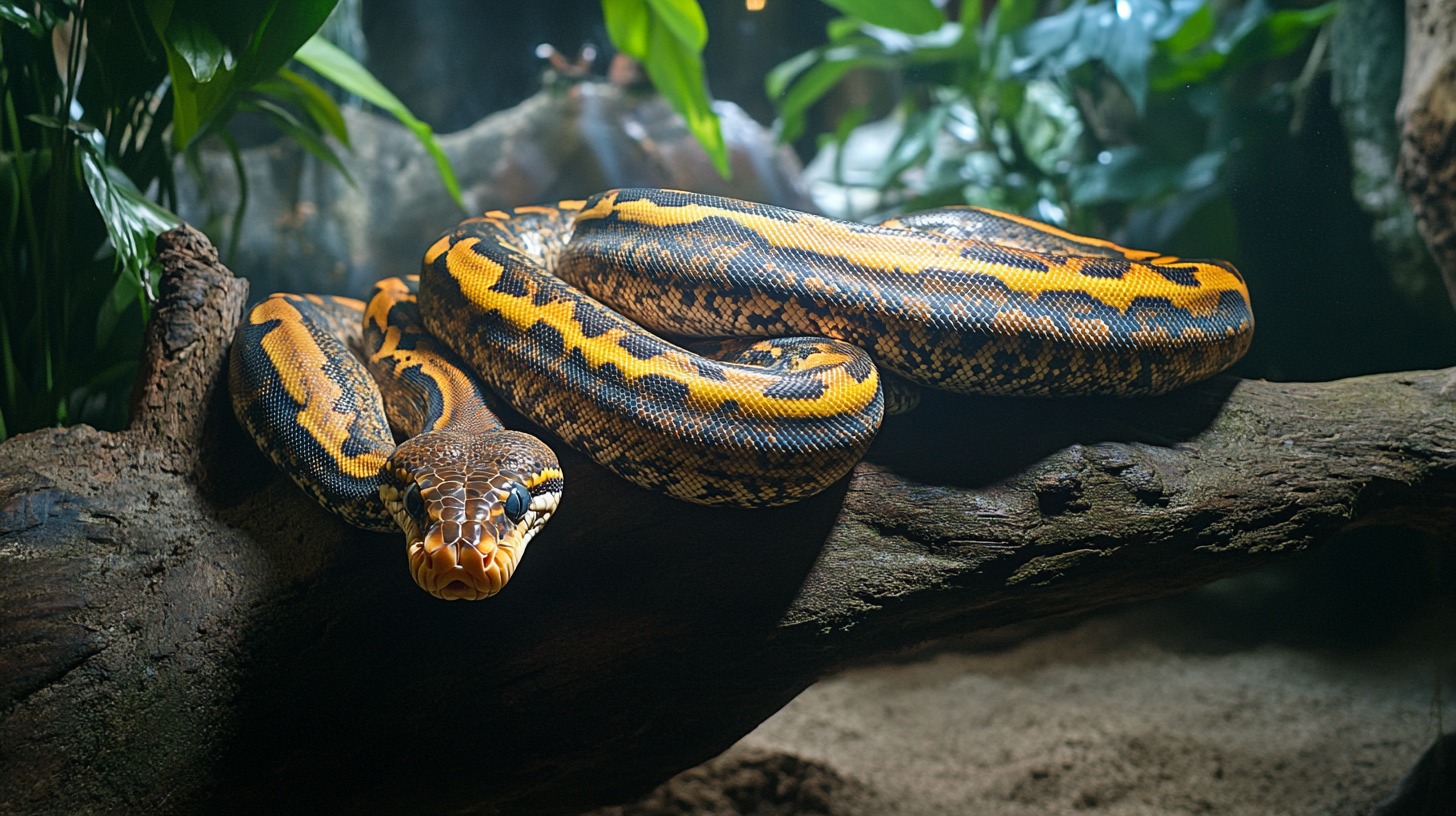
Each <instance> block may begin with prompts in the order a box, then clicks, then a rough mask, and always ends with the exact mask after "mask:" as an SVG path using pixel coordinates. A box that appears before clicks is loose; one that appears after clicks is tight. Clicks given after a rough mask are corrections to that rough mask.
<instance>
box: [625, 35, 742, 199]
mask: <svg viewBox="0 0 1456 816" xmlns="http://www.w3.org/2000/svg"><path fill="white" fill-rule="evenodd" d="M649 42H650V43H651V50H650V53H649V54H648V57H647V59H646V61H645V62H644V63H643V66H644V67H645V68H646V69H647V76H648V77H649V78H650V79H651V80H652V85H653V86H654V87H655V88H657V90H658V92H659V93H661V94H662V96H663V98H665V99H666V100H667V101H668V104H670V105H672V107H673V109H674V110H676V111H677V112H678V113H680V114H682V117H683V119H685V120H686V121H687V124H688V130H689V131H691V132H692V134H693V136H694V137H696V138H697V140H698V143H699V144H701V145H702V146H703V149H704V150H705V151H706V152H707V154H708V158H709V159H710V160H711V161H712V162H713V167H715V168H716V169H717V170H718V175H720V176H722V177H724V178H728V177H729V175H731V170H730V168H729V167H728V148H727V146H726V145H725V144H724V143H723V131H722V128H721V126H720V125H719V123H718V115H717V114H716V113H714V112H713V102H712V100H711V99H710V98H709V97H708V87H707V85H706V84H705V83H704V80H703V61H702V59H701V58H700V57H699V56H698V54H697V53H696V52H694V51H692V50H690V49H689V48H688V47H687V46H686V45H685V44H684V43H683V42H682V41H681V40H679V39H677V38H676V37H675V36H673V35H672V34H671V33H670V32H669V31H668V29H667V27H666V26H663V25H661V24H654V25H653V26H652V34H651V37H650V39H649Z"/></svg>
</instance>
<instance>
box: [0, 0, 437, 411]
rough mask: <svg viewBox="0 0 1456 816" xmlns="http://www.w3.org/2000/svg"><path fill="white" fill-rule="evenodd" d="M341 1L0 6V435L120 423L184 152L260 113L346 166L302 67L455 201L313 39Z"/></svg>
mask: <svg viewBox="0 0 1456 816" xmlns="http://www.w3.org/2000/svg"><path fill="white" fill-rule="evenodd" d="M336 2H337V0H235V2H232V3H228V4H221V5H219V4H200V3H176V2H171V0H150V1H149V2H142V0H86V2H84V3H82V2H79V0H40V2H35V3H30V2H27V3H23V4H22V3H18V2H8V1H6V2H0V56H3V67H0V189H3V193H4V195H3V196H0V223H3V225H4V229H5V237H6V245H5V248H4V250H3V252H0V366H3V375H4V376H3V380H0V438H4V437H5V436H7V435H9V434H12V433H17V432H20V431H24V430H29V429H32V428H37V427H42V426H45V425H54V424H67V423H71V422H83V421H84V422H90V423H93V424H97V425H100V426H103V427H119V426H120V425H122V424H124V423H125V421H126V409H127V406H126V399H125V398H126V393H127V390H128V388H129V385H130V383H131V381H132V378H133V375H134V372H135V368H136V355H137V351H138V349H139V348H140V339H141V332H142V327H143V326H144V325H145V322H146V320H147V318H148V316H149V314H150V309H151V302H152V300H153V299H154V289H155V286H156V280H155V277H156V270H155V269H154V267H153V262H152V259H151V256H152V248H153V245H154V243H155V240H156V236H157V235H158V234H159V233H160V232H162V231H164V230H165V229H167V228H169V227H170V226H172V225H173V224H175V223H176V222H177V218H176V216H174V215H172V214H171V213H170V212H169V211H168V210H167V207H169V206H174V205H175V192H174V187H173V175H172V174H173V168H174V166H175V161H174V159H175V157H176V156H177V155H178V154H179V153H183V152H185V151H188V150H189V149H191V148H193V147H194V146H195V145H197V144H198V142H199V140H201V139H202V138H203V137H205V136H208V135H214V134H215V135H217V136H218V137H220V138H222V139H223V140H224V141H225V142H228V143H229V144H231V138H230V136H229V134H228V132H227V123H228V122H229V121H230V120H231V118H232V117H233V115H234V114H236V113H238V112H239V111H255V112H259V113H262V114H264V115H265V116H267V117H268V118H269V119H271V120H272V121H273V122H274V123H275V124H276V125H277V126H278V127H279V128H280V129H281V130H282V131H283V132H284V133H286V134H288V135H289V136H291V137H292V138H293V139H295V140H297V141H298V142H299V143H300V144H301V145H303V146H304V147H305V148H307V149H308V150H309V151H311V152H313V153H314V154H315V155H318V156H319V157H321V158H322V159H324V160H325V161H328V162H330V163H331V164H333V165H335V166H336V167H340V168H341V169H342V164H341V163H340V162H339V160H338V158H337V156H335V155H334V152H333V148H332V147H331V146H330V142H329V141H328V139H326V138H325V137H332V138H333V139H335V140H336V141H337V142H338V143H340V144H344V145H347V144H348V134H347V133H346V132H345V129H344V122H343V118H342V116H341V115H340V113H339V110H338V108H337V106H336V105H335V104H334V102H333V101H332V100H331V99H330V97H329V96H328V94H327V93H325V92H324V91H323V90H322V89H321V88H320V87H319V86H318V85H317V84H315V83H314V82H313V81H312V80H310V79H308V78H306V77H305V76H303V75H302V74H300V73H298V72H296V71H292V70H289V69H288V68H287V67H286V66H287V63H288V61H289V60H290V59H292V58H294V57H295V56H296V57H298V59H299V60H300V61H301V62H304V63H305V64H306V65H308V66H309V67H310V68H312V69H314V70H315V71H316V72H318V73H319V74H320V75H322V76H324V77H325V78H328V79H331V80H333V81H335V82H337V83H338V84H340V85H342V86H344V87H345V88H347V89H348V90H349V91H351V92H353V93H356V94H359V95H360V96H363V97H364V98H365V99H367V100H369V101H371V102H374V103H375V104H378V105H379V106H380V107H382V108H384V109H386V110H388V111H390V112H392V113H394V114H395V115H396V116H398V117H399V118H400V119H401V121H403V122H405V124H406V125H407V126H408V127H410V129H411V130H413V131H414V132H415V133H416V134H417V135H418V136H419V137H420V139H421V140H422V141H423V142H424V143H425V145H426V148H427V149H429V150H430V151H431V152H432V153H433V154H434V155H435V157H436V159H437V163H438V164H439V165H440V169H441V175H442V178H443V179H444V182H445V184H446V186H447V189H449V190H450V192H451V194H452V195H453V196H454V197H455V200H456V201H457V202H458V201H459V200H460V196H459V189H458V185H456V183H455V181H454V177H453V175H452V174H451V173H450V169H449V166H448V164H447V163H445V161H444V157H443V155H442V154H441V153H440V151H439V148H438V146H437V145H435V144H434V141H433V137H432V134H431V133H430V131H429V128H428V127H426V126H425V125H424V124H423V123H421V122H419V121H418V120H416V119H415V118H414V117H413V116H411V115H410V114H409V111H408V110H407V109H405V108H404V106H403V105H402V104H400V102H399V100H397V99H395V98H394V97H393V95H391V94H389V92H388V91H386V90H384V88H383V86H381V85H379V83H378V82H375V81H374V80H373V78H372V77H370V76H369V75H368V73H367V72H365V71H364V70H363V69H362V68H361V67H360V66H359V65H358V64H357V63H356V62H354V61H353V60H352V59H350V58H349V57H348V56H347V55H344V54H343V53H342V52H339V51H338V49H334V48H332V47H331V46H330V45H329V44H328V43H326V42H324V41H321V40H316V39H312V38H313V37H314V35H315V32H316V31H317V30H318V28H319V26H320V25H322V24H323V22H324V20H325V19H326V18H327V17H328V15H329V13H330V12H331V11H332V10H333V8H334V5H335V3H336Z"/></svg>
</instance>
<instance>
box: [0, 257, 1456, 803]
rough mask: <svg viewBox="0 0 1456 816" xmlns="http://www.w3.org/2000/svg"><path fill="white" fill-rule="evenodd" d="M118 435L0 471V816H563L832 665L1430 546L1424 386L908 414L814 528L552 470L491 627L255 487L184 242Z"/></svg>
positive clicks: (209, 261)
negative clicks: (1371, 537)
mask: <svg viewBox="0 0 1456 816" xmlns="http://www.w3.org/2000/svg"><path fill="white" fill-rule="evenodd" d="M163 250H164V251H163V255H164V260H165V265H166V266H167V268H168V273H167V277H166V280H165V284H164V291H165V298H166V300H165V302H164V304H163V305H162V307H161V308H160V309H159V311H158V320H157V322H156V323H155V325H154V327H153V330H152V332H151V333H150V336H149V345H148V348H147V350H146V358H145V361H144V364H143V368H144V373H143V376H142V378H141V382H140V385H139V387H138V392H137V410H136V415H135V420H134V422H133V425H132V427H131V429H130V430H127V431H125V432H120V433H101V432H97V431H94V430H91V429H89V428H84V427H79V428H71V429H64V430H51V431H44V432H39V433H34V434H29V435H26V436H22V437H18V438H15V439H12V440H10V441H8V442H6V443H4V444H3V445H0V610H3V612H0V811H3V812H7V813H9V812H16V813H29V812H80V811H99V812H118V811H122V812H138V811H142V810H153V811H159V812H194V811H201V810H207V811H208V812H215V811H221V812H257V811H262V810H276V809H277V804H278V803H279V802H282V803H284V804H285V809H298V810H302V809H305V808H310V809H316V808H322V809H325V810H328V811H335V810H344V811H351V812H352V811H360V812H399V811H407V812H416V813H427V812H443V811H462V812H466V811H480V812H510V813H531V812H571V811H573V810H577V809H582V808H585V807H588V806H592V805H596V804H601V803H604V802H607V801H611V800H614V799H622V798H626V797H629V796H631V795H634V794H637V793H640V792H642V791H643V790H645V789H646V788H648V787H650V786H651V785H653V784H655V783H657V782H660V781H662V780H663V779H665V778H666V777H667V776H669V775H670V774H672V773H674V772H676V771H679V770H682V769H683V768H686V767H689V766H691V765H694V764H696V763H698V762H701V761H702V760H704V759H706V758H708V757H710V756H712V755H714V754H715V753H717V752H718V751H721V750H722V749H723V748H725V747H727V746H728V745H729V744H731V743H732V742H733V741H734V740H735V739H736V738H737V737H739V736H741V735H742V734H744V733H746V732H747V731H748V730H750V729H751V728H752V727H753V726H755V725H756V724H757V723H758V722H760V721H761V720H762V719H764V718H765V717H767V716H768V715H769V714H771V713H772V712H773V711H775V710H776V709H777V708H779V707H780V706H781V705H783V703H785V702H786V701H787V700H789V699H791V698H792V697H793V696H794V695H795V694H797V693H798V692H799V691H800V690H802V689H803V688H805V687H806V686H807V685H808V684H810V683H811V682H813V681H814V680H815V679H817V678H818V677H820V676H822V675H824V674H825V673H827V672H829V671H832V670H834V669H835V668H837V667H840V666H843V665H844V664H846V663H847V662H849V661H851V660H855V659H860V658H864V657H868V656H871V655H874V654H879V653H884V652H887V651H891V650H895V649H899V648H904V647H906V646H910V645H913V644H915V643H918V642H920V641H923V640H926V639H929V638H934V637H937V636H942V635H948V634H953V633H963V632H967V631H972V630H978V629H986V628H990V627H996V626H1001V625H1006V624H1013V623H1018V622H1027V621H1032V620H1036V619H1040V618H1044V617H1047V616H1051V615H1056V614H1060V613H1068V612H1076V611H1079V610H1086V609H1090V608H1093V607H1097V606H1101V605H1105V604H1109V603H1117V602H1122V601H1130V600H1135V599H1140V598H1148V597H1153V596H1157V595H1162V594H1167V593H1171V592H1176V591H1178V590H1181V589H1185V588H1188V587H1192V586H1196V585H1198V584H1201V583H1204V582H1207V581H1210V580H1213V579H1216V578H1219V577H1222V576H1226V575H1231V574H1234V573H1238V572H1241V571H1245V570H1249V569H1252V568H1255V567H1258V566H1261V565H1263V564H1266V563H1269V562H1270V561H1271V560H1273V559H1277V558H1282V557H1286V556H1288V555H1290V554H1292V553H1296V552H1298V551H1300V550H1301V549H1303V548H1306V547H1309V546H1311V545H1315V544H1318V543H1320V542H1322V541H1324V540H1327V539H1328V538H1330V537H1331V536H1333V535H1334V534H1336V533H1338V532H1340V531H1342V530H1345V529H1349V528H1351V527H1353V526H1357V525H1371V524H1393V525H1405V526H1414V527H1418V528H1421V529H1424V530H1427V531H1429V532H1431V533H1433V534H1437V535H1441V536H1445V537H1447V538H1449V537H1450V536H1451V535H1452V531H1453V530H1456V369H1451V370H1445V371H1428V372H1407V373H1400V374H1389V375H1380V376H1372V377H1364V378H1359V379H1351V380H1344V381H1339V382H1331V383H1321V384H1301V383H1267V382H1255V381H1240V380H1235V379H1232V378H1222V379H1217V380H1214V381H1212V382H1209V383H1206V384H1203V385H1200V386H1197V387H1193V388H1189V389H1186V390H1184V391H1182V392H1180V393H1177V394H1174V395H1170V396H1168V397H1164V398H1160V399H1153V400H1142V401H1120V400H1110V399H1086V400H1075V401H1043V400H1020V401H1017V400H996V399H968V398H955V397H949V396H937V397H934V398H931V399H929V400H928V401H927V402H928V404H926V405H924V406H923V407H922V409H921V410H920V411H918V412H917V413H916V414H915V415H912V416H911V417H908V418H901V419H892V420H891V421H890V423H889V424H888V425H887V427H886V428H885V430H884V431H883V432H882V435H881V438H880V439H879V440H878V441H877V443H876V446H875V448H874V449H873V450H872V451H871V454H870V456H869V457H868V458H867V461H866V462H864V463H863V464H861V465H860V466H859V467H858V468H857V469H856V471H855V472H854V474H853V476H852V477H851V478H850V479H848V480H847V482H846V483H845V484H842V485H840V486H839V487H838V488H837V489H834V490H831V491H829V493H828V494H827V495H822V496H819V497H816V498H815V499H813V500H810V501H808V502H804V503H802V504H800V505H797V506H794V507H789V508H781V509H776V510H770V511H757V512H745V511H731V510H714V509H705V508H699V507H692V506H688V505H684V504H680V503H677V502H673V501H671V500H667V499H664V498H661V497H657V496H654V495H649V494H647V493H645V492H642V491H640V490H638V489H636V488H633V487H630V486H628V485H626V484H625V483H621V482H619V481H618V480H616V479H615V478H613V477H611V476H609V475H608V474H606V473H605V472H603V471H601V470H600V469H598V468H596V467H595V466H593V465H591V464H590V463H588V462H586V461H583V460H582V459H580V458H579V457H577V456H575V455H572V454H571V452H570V451H567V450H564V449H561V448H559V447H558V450H560V451H561V453H562V458H563V462H564V464H565V465H566V467H567V472H568V483H567V495H566V499H565V501H564V503H563V506H562V509H561V511H560V512H559V514H558V516H557V518H556V519H555V520H554V521H552V523H551V524H550V526H549V527H548V528H547V530H546V532H545V533H543V534H542V535H541V537H540V538H539V539H538V541H537V542H536V543H535V544H533V545H532V548H531V552H530V553H529V554H528V556H527V558H526V560H525V563H524V566H523V567H522V569H521V571H520V572H519V574H518V575H517V576H516V578H515V579H514V580H513V581H512V583H511V585H510V586H509V587H508V588H507V590H506V592H504V593H503V594H502V595H501V596H499V597H497V598H495V599H492V600H490V601H486V602H481V603H475V604H464V603H459V604H447V603H443V602H439V601H436V600H434V599H432V598H430V597H428V596H426V595H425V594H424V593H422V592H420V591H419V590H418V589H416V588H415V587H414V585H413V583H412V582H411V581H410V580H409V578H408V577H407V573H406V569H405V557H404V551H403V547H402V546H401V542H400V541H399V540H398V537H396V536H382V535H371V534H365V533H361V532H358V531H355V530H352V529H350V528H348V527H346V526H344V525H343V524H341V523H339V522H336V521H335V520H333V519H332V518H331V517H330V516H328V515H326V514H325V513H323V512H322V511H321V510H319V509H318V508H316V507H315V506H313V505H312V504H311V503H310V501H309V500H308V499H307V498H306V497H305V496H304V495H303V494H302V493H301V492H299V491H298V490H296V489H295V488H294V487H293V486H292V485H291V484H289V483H288V482H286V481H285V480H284V479H282V478H281V477H279V476H277V475H275V474H274V473H273V472H272V471H271V470H270V469H269V467H268V466H267V464H266V463H265V462H264V461H263V459H262V458H261V456H259V455H258V454H257V453H256V452H255V451H254V450H253V449H252V447H251V443H250V442H249V441H248V440H247V439H245V438H244V437H243V435H242V432H241V431H240V430H239V429H238V428H237V426H236V424H235V423H234V422H233V420H232V418H231V413H230V412H229V411H228V409H227V407H226V404H225V395H224V394H223V392H222V390H221V389H220V388H219V384H220V379H219V378H220V375H221V372H222V365H223V360H224V350H225V347H226V343H227V341H228V339H229V338H230V336H231V331H232V328H233V326H235V325H236V321H237V316H238V311H239V308H240V306H241V304H242V302H243V300H244V298H245V291H246V289H245V285H244V284H243V283H242V282H240V281H238V280H236V279H234V278H232V277H231V276H230V275H229V274H228V273H227V271H226V270H225V269H222V268H220V267H219V266H218V265H217V264H216V258H215V255H213V254H211V247H210V246H208V245H207V244H206V242H205V240H204V239H202V238H201V237H200V236H198V235H197V234H195V233H189V232H176V233H172V234H169V236H168V237H167V238H166V239H165V241H164V247H163Z"/></svg>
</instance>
